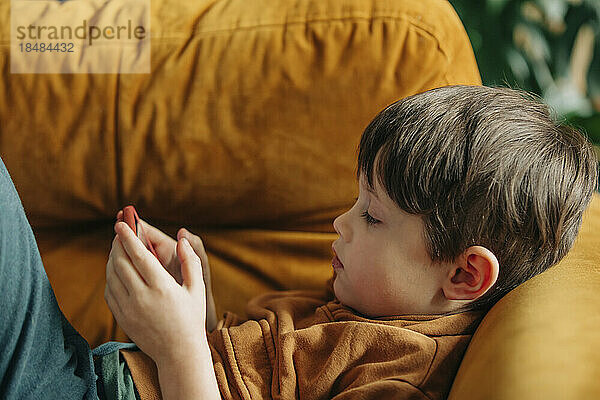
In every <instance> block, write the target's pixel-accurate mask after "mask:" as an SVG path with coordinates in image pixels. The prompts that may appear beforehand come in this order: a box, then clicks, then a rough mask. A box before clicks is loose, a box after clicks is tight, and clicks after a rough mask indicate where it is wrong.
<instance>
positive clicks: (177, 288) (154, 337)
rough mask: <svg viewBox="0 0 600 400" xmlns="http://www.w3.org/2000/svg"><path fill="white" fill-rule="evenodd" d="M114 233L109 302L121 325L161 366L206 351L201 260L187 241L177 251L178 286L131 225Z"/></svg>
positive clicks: (108, 269) (108, 274) (117, 227)
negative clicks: (193, 352) (204, 348)
mask: <svg viewBox="0 0 600 400" xmlns="http://www.w3.org/2000/svg"><path fill="white" fill-rule="evenodd" d="M144 228H145V227H144ZM115 232H116V233H117V236H116V237H115V239H114V240H113V244H112V249H111V251H110V255H109V260H108V263H107V265H106V289H105V291H104V298H105V300H106V303H107V304H108V307H109V308H110V310H111V311H112V313H113V315H114V316H115V319H116V321H117V323H118V324H119V325H120V326H121V327H122V328H123V330H124V331H125V333H126V334H127V335H128V336H129V337H130V338H131V339H132V340H133V341H134V342H135V343H136V344H137V346H138V347H139V348H140V349H141V350H142V351H144V352H145V353H146V354H148V355H149V356H150V357H151V358H152V359H154V361H155V362H156V363H159V362H163V361H164V362H168V361H169V360H175V359H177V358H181V357H185V355H186V353H188V352H192V351H194V349H197V348H199V346H202V345H203V341H206V331H205V323H206V288H205V285H204V280H203V277H202V265H201V261H200V258H199V257H198V255H197V254H196V253H195V252H194V250H193V249H192V247H191V245H190V244H189V242H188V240H187V239H185V238H181V239H180V240H178V241H177V242H176V246H175V253H176V256H177V259H178V261H179V264H180V272H181V278H182V285H179V284H178V283H177V281H176V280H175V279H174V278H173V277H172V276H171V275H170V274H169V273H168V272H167V271H166V270H165V269H164V268H163V266H162V265H161V264H160V262H159V261H158V260H157V259H156V258H155V257H154V256H153V255H152V253H150V252H149V251H148V250H147V249H146V247H145V246H144V244H142V242H141V241H140V240H139V239H138V238H137V237H136V236H135V234H134V233H133V231H132V230H131V229H130V228H129V226H128V225H127V224H126V223H124V222H117V224H116V225H115ZM157 252H158V249H157Z"/></svg>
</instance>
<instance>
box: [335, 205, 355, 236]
mask: <svg viewBox="0 0 600 400" xmlns="http://www.w3.org/2000/svg"><path fill="white" fill-rule="evenodd" d="M348 212H349V211H346V212H345V213H343V214H342V215H339V216H338V217H337V218H336V219H334V220H333V229H335V231H336V232H337V234H338V235H340V237H341V238H342V240H343V241H344V242H350V240H351V239H352V230H351V229H350V225H349V224H348Z"/></svg>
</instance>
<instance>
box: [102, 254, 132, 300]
mask: <svg viewBox="0 0 600 400" xmlns="http://www.w3.org/2000/svg"><path fill="white" fill-rule="evenodd" d="M106 284H107V285H108V286H109V287H110V289H111V291H112V292H113V293H114V294H115V297H116V298H117V299H119V300H125V299H127V298H128V297H129V290H127V287H126V286H125V284H124V283H123V281H122V279H121V277H120V276H119V274H118V273H117V271H116V269H115V260H114V259H113V258H109V260H108V263H107V264H106Z"/></svg>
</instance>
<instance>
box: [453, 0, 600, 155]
mask: <svg viewBox="0 0 600 400" xmlns="http://www.w3.org/2000/svg"><path fill="white" fill-rule="evenodd" d="M450 3H452V5H453V6H454V8H455V9H456V11H457V13H458V14H459V16H460V17H461V19H462V21H463V24H464V25H465V29H466V31H467V34H468V35H469V38H470V40H471V44H472V45H473V49H474V51H475V56H476V58H477V63H478V65H479V69H480V72H481V76H482V79H483V82H484V84H486V85H496V86H498V85H501V86H507V85H508V86H511V87H518V88H522V89H525V90H528V91H531V92H534V93H537V94H539V95H541V96H542V97H543V98H544V100H545V101H546V102H547V103H548V104H549V105H550V106H551V107H552V108H553V109H554V110H555V111H556V112H557V113H558V114H559V115H560V116H562V117H564V118H566V119H567V120H568V121H569V122H571V123H573V124H574V125H576V126H578V127H581V128H583V129H584V130H585V131H586V132H587V133H588V135H589V137H590V139H592V141H594V142H595V143H599V144H600V35H599V33H600V0H528V1H525V0H479V1H475V0H450Z"/></svg>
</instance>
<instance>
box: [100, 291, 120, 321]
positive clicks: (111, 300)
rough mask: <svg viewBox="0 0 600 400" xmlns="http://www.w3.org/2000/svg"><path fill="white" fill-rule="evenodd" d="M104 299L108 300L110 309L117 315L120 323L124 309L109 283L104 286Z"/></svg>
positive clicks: (116, 317) (107, 303)
mask: <svg viewBox="0 0 600 400" xmlns="http://www.w3.org/2000/svg"><path fill="white" fill-rule="evenodd" d="M104 301H105V302H106V305H107V306H108V309H109V310H110V312H111V313H112V315H113V316H114V317H115V320H116V321H117V323H118V322H119V321H120V320H121V317H122V316H123V311H122V310H121V306H120V305H119V303H118V302H117V300H116V299H115V297H114V295H113V294H112V292H111V291H110V288H109V287H108V285H107V286H105V288H104Z"/></svg>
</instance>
